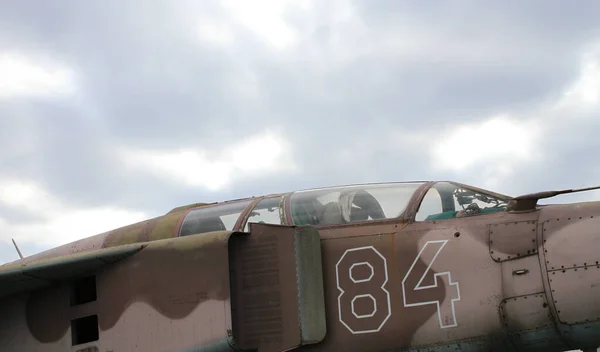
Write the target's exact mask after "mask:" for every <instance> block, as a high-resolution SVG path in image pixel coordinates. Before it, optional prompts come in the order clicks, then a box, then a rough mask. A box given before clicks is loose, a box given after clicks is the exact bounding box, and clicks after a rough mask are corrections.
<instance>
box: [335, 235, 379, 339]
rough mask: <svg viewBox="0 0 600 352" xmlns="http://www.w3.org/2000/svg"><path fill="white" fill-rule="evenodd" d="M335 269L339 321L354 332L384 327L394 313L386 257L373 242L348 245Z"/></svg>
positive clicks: (370, 330) (363, 332)
mask: <svg viewBox="0 0 600 352" xmlns="http://www.w3.org/2000/svg"><path fill="white" fill-rule="evenodd" d="M335 273H336V279H337V287H338V290H339V291H340V294H339V296H338V312H339V319H340V322H341V323H342V324H343V325H344V326H345V327H346V328H348V330H350V332H351V333H353V334H366V333H372V332H378V331H379V330H381V328H382V327H383V326H384V325H385V323H386V321H387V320H388V319H389V318H390V315H391V302H390V293H389V292H388V290H387V289H386V288H385V286H386V284H387V282H388V272H387V261H386V260H385V257H384V256H383V255H381V253H379V251H377V250H376V249H375V248H374V247H373V246H367V247H359V248H352V249H348V250H346V251H345V252H344V254H343V255H342V257H341V258H340V260H339V261H338V262H337V264H336V266H335ZM377 287H378V288H379V289H377Z"/></svg>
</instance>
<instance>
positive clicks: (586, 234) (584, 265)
mask: <svg viewBox="0 0 600 352" xmlns="http://www.w3.org/2000/svg"><path fill="white" fill-rule="evenodd" d="M578 215H579V214H572V215H571V216H566V217H559V218H554V219H548V220H546V221H545V222H544V224H543V234H544V242H545V243H544V251H545V259H546V265H547V267H548V277H549V281H550V287H551V288H552V297H553V300H554V305H555V308H556V313H557V315H558V318H559V320H560V322H562V323H565V324H578V323H587V322H591V321H596V320H600V304H598V303H599V301H598V297H600V264H599V261H600V253H598V248H599V247H600V213H598V215H596V216H594V215H587V216H586V215H583V214H582V215H581V216H578ZM574 291H575V292H577V299H576V300H574V299H573V292H574Z"/></svg>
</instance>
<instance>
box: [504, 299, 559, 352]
mask: <svg viewBox="0 0 600 352" xmlns="http://www.w3.org/2000/svg"><path fill="white" fill-rule="evenodd" d="M500 309H501V314H502V318H503V321H504V326H505V327H506V330H507V331H508V332H509V333H510V336H511V340H512V342H513V344H514V345H515V346H516V347H517V348H518V349H519V350H526V351H539V352H542V351H548V352H553V351H555V352H559V351H564V350H565V349H566V348H567V346H566V345H565V344H564V343H562V341H561V340H560V334H559V333H558V332H557V330H556V327H555V326H554V322H553V320H552V315H551V313H550V308H549V305H548V302H547V300H546V297H545V294H543V293H538V294H530V295H523V296H519V297H512V298H509V299H505V300H503V301H502V304H501V306H500Z"/></svg>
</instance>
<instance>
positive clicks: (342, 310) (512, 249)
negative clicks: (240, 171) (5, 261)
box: [0, 183, 600, 352]
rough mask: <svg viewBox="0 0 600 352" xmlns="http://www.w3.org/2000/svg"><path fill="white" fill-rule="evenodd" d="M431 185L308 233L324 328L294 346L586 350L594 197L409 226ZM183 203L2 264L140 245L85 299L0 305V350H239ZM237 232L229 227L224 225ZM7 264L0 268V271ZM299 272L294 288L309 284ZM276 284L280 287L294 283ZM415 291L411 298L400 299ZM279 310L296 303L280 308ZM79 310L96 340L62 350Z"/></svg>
mask: <svg viewBox="0 0 600 352" xmlns="http://www.w3.org/2000/svg"><path fill="white" fill-rule="evenodd" d="M431 184H432V183H426V184H424V186H423V187H422V188H421V189H419V190H418V191H417V192H415V194H414V196H413V198H412V199H411V202H410V204H409V206H408V207H407V210H406V212H405V213H404V214H402V215H401V216H400V217H399V218H397V219H388V220H379V221H370V222H364V223H353V224H344V225H334V226H322V227H317V229H318V231H319V236H320V242H321V245H320V252H321V260H322V272H321V273H315V275H317V274H322V284H323V287H324V307H325V309H324V311H323V312H322V313H324V316H325V318H326V319H325V321H326V325H325V327H326V331H327V333H326V334H325V336H324V338H323V340H322V341H320V342H319V341H309V342H317V343H315V344H312V345H302V344H301V343H300V344H298V346H297V347H298V348H297V350H315V351H331V350H343V351H456V350H461V351H477V352H479V351H562V350H566V349H575V348H592V347H596V346H598V345H600V310H599V309H600V308H598V307H600V295H599V294H598V292H597V290H600V284H599V283H600V264H598V262H597V261H600V258H599V257H600V254H598V249H600V234H598V231H599V230H598V228H599V225H600V202H590V203H577V204H569V205H550V206H537V207H535V208H531V209H528V208H527V207H526V206H523V204H524V203H523V204H521V205H522V206H521V207H515V208H514V209H515V210H516V211H507V212H501V213H491V214H486V215H479V216H472V217H465V218H453V219H445V220H437V221H428V222H416V221H414V217H415V213H416V212H417V210H418V208H419V204H420V202H421V200H422V198H423V196H424V195H425V193H426V192H427V190H428V187H430V186H431ZM488 193H490V192H488ZM261 199H262V198H260V197H258V198H256V201H255V202H254V203H253V204H256V203H257V202H258V201H260V200H261ZM284 199H285V200H284V202H282V206H281V209H280V212H281V214H282V218H283V219H285V221H288V222H289V219H291V216H290V214H289V197H285V198H284ZM191 208H193V206H184V207H181V208H178V209H175V210H174V211H172V212H170V213H169V214H166V215H165V216H163V217H158V218H155V219H150V220H147V221H144V222H140V223H138V224H133V225H129V226H126V227H123V228H121V229H116V230H113V231H109V232H106V233H104V234H100V235H97V236H93V237H90V238H88V239H84V240H80V241H76V242H74V243H71V244H68V245H65V246H61V247H58V248H56V249H53V250H50V251H47V252H45V253H40V254H39V255H37V256H32V257H29V258H25V259H23V260H20V261H17V262H15V263H13V265H22V264H23V263H28V262H31V261H32V260H34V259H43V258H56V261H59V262H60V261H61V260H62V258H67V256H69V255H72V254H74V253H85V252H88V251H91V250H98V249H100V248H111V247H115V246H121V245H125V244H134V243H147V244H148V246H147V247H146V248H144V249H143V250H141V251H140V252H139V253H137V254H135V255H133V256H131V257H128V258H124V259H122V260H120V261H118V262H116V263H114V264H110V265H106V266H104V267H103V268H102V269H100V270H99V271H98V272H97V283H98V299H97V301H96V302H93V303H92V304H86V305H82V306H80V307H70V306H69V301H68V297H69V283H68V282H65V283H63V284H57V285H54V286H51V287H47V288H44V289H40V290H37V291H33V292H28V293H21V294H16V295H12V296H8V297H3V298H1V297H0V312H2V316H1V317H0V347H2V350H3V351H4V350H6V351H12V350H15V351H17V350H18V351H22V350H27V351H42V350H43V351H51V352H52V351H80V350H83V349H84V348H87V347H90V346H96V347H98V348H99V350H100V351H107V352H108V351H111V350H113V351H120V350H127V351H136V350H139V351H229V350H234V349H235V348H237V347H239V346H237V345H236V335H235V333H234V332H233V331H232V325H235V321H232V320H236V321H238V320H240V319H245V318H244V317H243V316H242V317H239V316H238V317H236V315H235V314H231V312H232V306H231V299H230V294H231V291H230V286H229V285H230V264H229V260H230V259H231V258H230V256H231V253H232V252H231V249H230V248H228V245H229V239H230V236H231V232H215V233H208V234H201V235H194V236H189V237H184V238H175V236H176V234H177V231H178V228H179V226H180V224H181V219H182V218H183V217H184V216H185V214H186V213H187V212H188V211H189V210H190V209H191ZM249 211H250V208H248V209H246V210H245V211H244V213H243V214H242V216H247V214H248V212H249ZM244 225H245V224H244V222H243V221H239V222H238V228H237V230H239V229H240V228H243V226H244ZM253 228H254V227H253ZM264 229H265V228H263V230H264ZM270 231H274V233H279V232H278V230H270ZM257 233H258V232H256V231H255V233H254V234H257ZM252 235H253V234H250V235H249V236H252ZM287 248H288V249H287V250H286V251H284V252H282V253H283V254H285V253H288V255H289V256H291V257H292V256H294V251H293V250H292V248H293V246H291V244H289V245H288V247H287ZM233 259H234V260H235V258H233ZM290 263H291V262H290ZM290 265H291V264H288V266H290ZM7 267H8V266H6V265H5V266H0V273H2V272H3V271H4V270H5V269H6V268H7ZM428 268H429V270H427V269H428ZM304 272H305V275H306V276H307V277H308V278H305V279H303V280H305V281H306V280H310V279H314V280H316V281H319V279H318V278H317V279H315V278H316V277H317V276H311V275H310V274H307V273H309V272H310V271H308V270H305V271H304ZM280 280H282V282H281V284H286V285H288V284H290V283H291V282H293V281H297V280H298V277H297V276H296V277H280ZM289 280H292V281H289ZM436 280H437V281H436ZM417 283H420V284H421V286H424V289H423V290H414V289H413V288H414V287H415V285H416V284H417ZM436 283H437V285H436ZM342 291H343V292H342ZM234 292H235V293H236V294H238V293H239V291H237V290H236V291H234ZM453 300H454V301H453ZM290 302H291V301H290ZM374 302H375V303H374ZM289 305H293V308H298V307H299V305H300V303H299V301H297V302H295V303H287V305H285V306H284V307H282V309H290V308H292V307H291V306H289ZM375 305H376V307H377V308H376V309H377V311H375V310H376V309H375ZM438 306H439V307H440V308H439V309H438ZM92 312H98V316H99V321H98V324H99V327H100V339H99V340H98V341H96V342H93V343H89V344H86V345H80V346H73V347H72V346H71V343H70V325H69V322H70V319H71V318H73V317H77V316H82V315H86V314H90V313H92ZM301 327H302V321H301V319H292V320H289V321H287V322H285V323H284V325H283V329H284V330H285V331H299V330H297V329H301ZM305 327H306V326H305ZM295 336H300V335H295ZM316 340H319V339H316ZM296 341H299V340H296Z"/></svg>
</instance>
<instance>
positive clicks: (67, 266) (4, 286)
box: [0, 244, 147, 298]
mask: <svg viewBox="0 0 600 352" xmlns="http://www.w3.org/2000/svg"><path fill="white" fill-rule="evenodd" d="M146 245H147V244H132V245H124V246H119V247H111V248H102V249H98V250H94V251H88V252H80V253H73V254H69V255H65V256H59V257H53V258H43V259H31V260H29V261H27V259H24V260H19V261H16V262H13V263H9V264H5V265H2V266H0V298H2V297H6V296H9V295H12V294H16V293H21V292H26V291H31V290H36V289H39V288H41V287H44V286H48V285H51V284H52V283H54V282H58V281H63V280H69V279H72V278H76V277H80V276H83V275H85V274H87V273H92V272H95V271H97V270H98V269H99V268H101V267H103V266H104V265H107V264H110V263H114V262H117V261H119V260H121V259H123V258H126V257H129V256H131V255H133V254H135V253H137V252H139V251H140V250H142V249H143V248H144V247H145V246H146Z"/></svg>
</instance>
